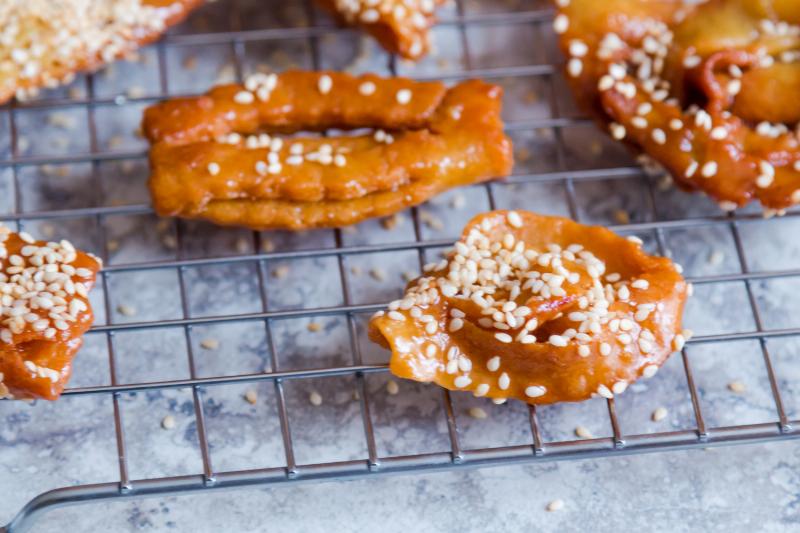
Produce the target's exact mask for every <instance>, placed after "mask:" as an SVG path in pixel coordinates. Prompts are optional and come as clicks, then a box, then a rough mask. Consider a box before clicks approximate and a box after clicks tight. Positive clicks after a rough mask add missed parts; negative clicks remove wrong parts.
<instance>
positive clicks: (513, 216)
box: [506, 211, 522, 228]
mask: <svg viewBox="0 0 800 533" xmlns="http://www.w3.org/2000/svg"><path fill="white" fill-rule="evenodd" d="M506 219H507V220H508V223H509V224H510V225H511V226H513V227H515V228H521V227H522V217H520V216H519V213H517V212H516V211H509V212H508V214H507V215H506Z"/></svg>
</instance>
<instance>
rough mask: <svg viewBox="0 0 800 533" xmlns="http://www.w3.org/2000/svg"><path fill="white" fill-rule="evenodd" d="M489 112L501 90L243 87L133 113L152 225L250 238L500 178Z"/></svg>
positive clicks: (500, 141)
mask: <svg viewBox="0 0 800 533" xmlns="http://www.w3.org/2000/svg"><path fill="white" fill-rule="evenodd" d="M501 105H502V90H501V88H500V87H498V86H495V85H491V84H487V83H484V82H482V81H478V80H470V81H465V82H461V83H459V84H457V85H455V86H453V87H451V88H447V87H446V86H445V85H443V84H441V83H439V82H417V81H413V80H410V79H407V78H381V77H378V76H375V75H372V74H367V75H364V76H358V77H355V76H351V75H349V74H344V73H336V72H309V71H289V72H285V73H283V74H280V75H276V74H272V75H255V76H253V77H251V78H248V79H247V80H246V81H245V83H244V84H243V85H236V84H233V85H224V86H220V87H217V88H215V89H213V90H211V91H210V92H209V93H208V94H207V95H204V96H201V97H197V98H183V99H174V100H169V101H166V102H162V103H160V104H157V105H155V106H153V107H151V108H148V109H147V110H146V111H145V115H144V121H143V131H144V133H145V135H146V136H147V138H148V139H149V140H150V142H151V144H152V147H151V151H150V163H151V176H150V183H149V185H150V191H151V194H152V197H153V203H154V206H155V208H156V211H157V212H158V213H159V214H160V215H162V216H180V217H186V218H203V219H207V220H211V221H212V222H215V223H217V224H221V225H237V226H246V227H248V228H253V229H268V228H286V229H294V230H299V229H307V228H317V227H338V226H344V225H349V224H355V223H357V222H360V221H362V220H364V219H366V218H372V217H379V216H386V215H390V214H393V213H396V212H398V211H401V210H402V209H405V208H406V207H408V206H410V205H417V204H419V203H422V202H424V201H426V200H428V199H429V198H431V197H432V196H434V195H436V194H438V193H440V192H442V191H444V190H446V189H449V188H452V187H455V186H460V185H467V184H472V183H477V182H481V181H485V180H488V179H493V178H497V177H502V176H505V175H507V174H508V173H510V171H511V166H512V148H511V142H510V140H509V139H508V137H506V135H505V134H504V132H503V122H502V120H501V118H500V109H501ZM365 128H367V129H370V131H369V132H367V133H361V132H356V133H353V134H340V135H335V136H331V137H320V136H309V135H307V134H302V133H300V134H298V135H293V134H295V133H298V132H308V131H326V130H329V129H336V130H356V129H362V130H363V129H365Z"/></svg>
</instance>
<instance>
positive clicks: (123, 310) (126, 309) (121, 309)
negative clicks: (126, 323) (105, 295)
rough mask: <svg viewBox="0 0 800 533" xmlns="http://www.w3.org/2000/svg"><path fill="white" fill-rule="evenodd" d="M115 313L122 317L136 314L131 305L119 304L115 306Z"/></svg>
mask: <svg viewBox="0 0 800 533" xmlns="http://www.w3.org/2000/svg"><path fill="white" fill-rule="evenodd" d="M117 312H118V313H119V314H121V315H123V316H134V315H135V314H136V308H135V307H133V306H131V305H125V304H119V305H118V306H117Z"/></svg>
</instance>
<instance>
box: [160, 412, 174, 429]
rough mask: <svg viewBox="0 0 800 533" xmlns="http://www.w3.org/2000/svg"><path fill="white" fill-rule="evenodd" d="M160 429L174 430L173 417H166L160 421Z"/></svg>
mask: <svg viewBox="0 0 800 533" xmlns="http://www.w3.org/2000/svg"><path fill="white" fill-rule="evenodd" d="M161 427H162V428H164V429H167V430H169V429H174V428H175V417H174V416H172V415H167V416H165V417H164V418H162V419H161Z"/></svg>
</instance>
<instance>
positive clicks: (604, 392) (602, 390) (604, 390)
mask: <svg viewBox="0 0 800 533" xmlns="http://www.w3.org/2000/svg"><path fill="white" fill-rule="evenodd" d="M597 394H599V395H600V396H602V397H603V398H606V399H608V400H610V399H612V398H613V397H614V394H613V393H612V392H611V391H610V390H609V389H608V387H606V386H605V385H599V386H598V387H597Z"/></svg>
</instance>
